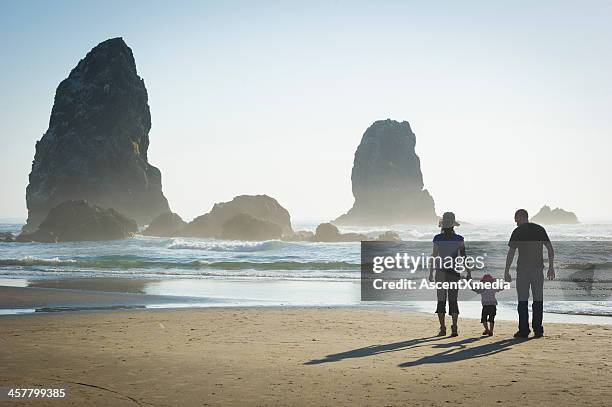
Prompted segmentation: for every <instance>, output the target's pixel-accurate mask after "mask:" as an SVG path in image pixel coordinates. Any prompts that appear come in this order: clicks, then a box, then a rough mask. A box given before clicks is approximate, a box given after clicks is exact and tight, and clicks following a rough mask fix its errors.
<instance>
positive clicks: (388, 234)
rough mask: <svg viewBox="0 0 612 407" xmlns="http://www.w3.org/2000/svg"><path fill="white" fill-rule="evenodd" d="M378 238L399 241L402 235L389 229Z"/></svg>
mask: <svg viewBox="0 0 612 407" xmlns="http://www.w3.org/2000/svg"><path fill="white" fill-rule="evenodd" d="M376 240H378V241H379V242H399V241H401V240H402V239H401V238H400V235H399V234H398V233H397V232H394V231H392V230H388V231H386V232H385V233H383V234H381V235H380V236H378V238H377V239H376Z"/></svg>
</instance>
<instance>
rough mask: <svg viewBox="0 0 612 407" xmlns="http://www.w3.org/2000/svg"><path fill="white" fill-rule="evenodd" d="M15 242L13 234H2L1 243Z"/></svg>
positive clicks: (0, 235) (0, 236)
mask: <svg viewBox="0 0 612 407" xmlns="http://www.w3.org/2000/svg"><path fill="white" fill-rule="evenodd" d="M14 241H15V235H14V234H13V233H11V232H0V242H5V243H10V242H14Z"/></svg>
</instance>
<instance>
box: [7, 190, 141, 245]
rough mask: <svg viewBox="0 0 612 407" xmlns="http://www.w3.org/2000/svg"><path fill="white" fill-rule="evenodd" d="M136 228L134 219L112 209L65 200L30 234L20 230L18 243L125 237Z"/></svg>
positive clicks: (85, 202)
mask: <svg viewBox="0 0 612 407" xmlns="http://www.w3.org/2000/svg"><path fill="white" fill-rule="evenodd" d="M137 231H138V225H137V224H136V221H134V220H132V219H129V218H128V217H126V216H124V215H122V214H120V213H119V212H117V211H116V210H114V209H103V208H100V207H99V206H97V205H92V204H90V203H89V202H87V201H83V200H79V201H67V202H63V203H61V204H59V205H58V206H56V207H55V208H52V209H51V210H50V211H49V213H48V214H47V217H46V218H45V219H44V220H43V221H42V222H41V224H40V225H39V226H38V229H37V230H36V231H34V232H32V233H22V234H21V235H19V236H18V237H17V241H19V242H43V243H55V242H74V241H97V240H118V239H125V238H127V237H129V236H131V235H133V234H134V233H136V232H137Z"/></svg>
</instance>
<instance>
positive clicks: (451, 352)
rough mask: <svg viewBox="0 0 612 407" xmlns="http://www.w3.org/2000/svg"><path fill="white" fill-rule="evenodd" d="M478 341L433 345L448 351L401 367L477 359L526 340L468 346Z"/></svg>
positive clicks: (406, 363)
mask: <svg viewBox="0 0 612 407" xmlns="http://www.w3.org/2000/svg"><path fill="white" fill-rule="evenodd" d="M475 340H477V339H476V338H470V339H463V340H460V341H457V342H451V343H444V344H437V345H433V346H432V347H433V348H436V349H447V348H448V350H445V351H443V352H440V353H436V354H435V355H429V356H423V357H422V358H420V359H417V360H413V361H410V362H404V363H401V364H399V365H398V366H399V367H412V366H419V365H425V364H432V363H450V362H457V361H459V360H465V359H475V358H481V357H485V356H491V355H495V354H496V353H500V352H504V351H507V350H510V348H511V347H512V345H518V344H520V343H523V342H525V340H517V339H502V340H500V341H497V342H493V343H487V344H484V345H480V346H475V347H473V348H468V347H467V346H466V345H467V344H469V343H471V342H474V341H475Z"/></svg>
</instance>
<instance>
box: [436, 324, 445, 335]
mask: <svg viewBox="0 0 612 407" xmlns="http://www.w3.org/2000/svg"><path fill="white" fill-rule="evenodd" d="M438 336H446V327H445V326H441V327H440V332H438Z"/></svg>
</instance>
